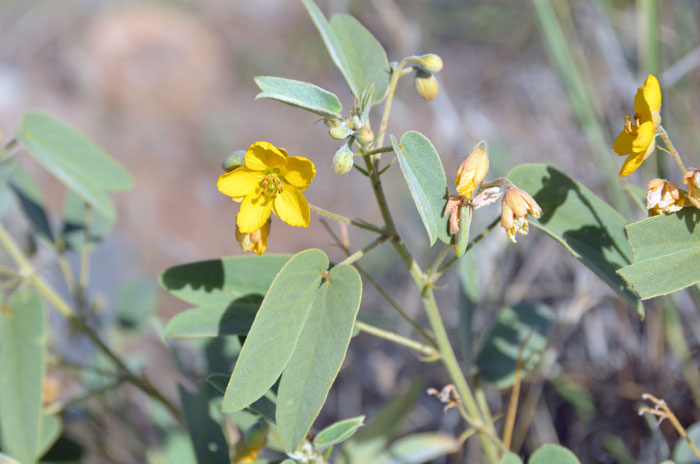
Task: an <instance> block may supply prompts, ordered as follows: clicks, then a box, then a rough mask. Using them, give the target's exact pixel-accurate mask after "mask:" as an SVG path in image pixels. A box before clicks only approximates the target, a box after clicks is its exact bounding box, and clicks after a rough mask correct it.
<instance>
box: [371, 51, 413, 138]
mask: <svg viewBox="0 0 700 464" xmlns="http://www.w3.org/2000/svg"><path fill="white" fill-rule="evenodd" d="M405 61H406V60H405V59H404V60H402V61H401V63H399V64H398V65H397V66H396V68H395V69H394V70H393V72H392V73H391V79H389V89H388V90H387V94H386V103H384V113H383V114H382V121H381V123H380V124H379V135H378V136H377V140H376V144H377V145H382V144H383V143H384V134H385V133H386V128H387V126H388V125H389V114H391V104H392V103H393V102H394V94H395V93H396V84H398V83H399V79H400V78H401V76H402V74H401V70H402V69H403V66H404V64H405Z"/></svg>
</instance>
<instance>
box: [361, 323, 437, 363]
mask: <svg viewBox="0 0 700 464" xmlns="http://www.w3.org/2000/svg"><path fill="white" fill-rule="evenodd" d="M355 326H356V327H357V328H358V329H359V330H361V331H362V332H366V333H368V334H370V335H374V336H375V337H379V338H383V339H385V340H389V341H390V342H394V343H397V344H399V345H403V346H406V347H408V348H411V349H412V350H416V351H418V352H420V353H423V354H424V355H427V356H430V357H434V358H435V359H438V358H440V353H439V352H438V351H437V350H436V349H435V348H433V347H432V346H428V345H424V344H423V343H419V342H417V341H414V340H411V339H410V338H406V337H403V336H401V335H399V334H397V333H395V332H391V331H389V330H384V329H380V328H379V327H375V326H373V325H370V324H367V323H365V322H362V321H357V322H355Z"/></svg>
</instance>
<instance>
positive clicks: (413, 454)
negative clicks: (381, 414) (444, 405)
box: [372, 433, 555, 464]
mask: <svg viewBox="0 0 700 464" xmlns="http://www.w3.org/2000/svg"><path fill="white" fill-rule="evenodd" d="M457 450H459V442H458V441H457V440H456V439H455V438H454V437H452V436H450V435H447V434H443V433H416V434H413V435H409V436H407V437H404V438H401V439H400V440H397V441H396V442H394V443H392V444H391V446H390V447H389V449H388V450H387V451H386V452H385V453H382V454H381V455H380V456H379V457H378V458H377V459H375V460H373V461H372V464H420V463H423V462H428V461H430V460H432V459H436V458H439V457H440V456H444V455H446V454H450V453H454V452H456V451H457ZM553 462H555V461H552V463H553ZM550 464H551V463H550Z"/></svg>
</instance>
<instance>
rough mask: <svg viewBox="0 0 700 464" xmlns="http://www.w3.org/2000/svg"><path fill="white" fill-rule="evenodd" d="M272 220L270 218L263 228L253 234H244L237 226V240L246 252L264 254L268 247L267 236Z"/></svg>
mask: <svg viewBox="0 0 700 464" xmlns="http://www.w3.org/2000/svg"><path fill="white" fill-rule="evenodd" d="M270 222H272V221H270V220H269V219H268V220H267V222H266V223H265V225H264V226H262V228H261V229H259V230H256V231H255V232H253V233H252V234H244V233H242V232H241V231H240V230H238V227H236V240H237V241H238V244H239V245H240V246H241V249H242V250H243V251H245V252H246V253H248V252H251V251H253V252H255V254H256V255H262V254H264V253H265V250H266V249H267V237H268V235H270Z"/></svg>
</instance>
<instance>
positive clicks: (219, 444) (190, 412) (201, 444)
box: [178, 384, 230, 464]
mask: <svg viewBox="0 0 700 464" xmlns="http://www.w3.org/2000/svg"><path fill="white" fill-rule="evenodd" d="M212 389H213V387H211V386H210V385H208V384H204V385H202V386H201V387H200V389H199V391H198V392H196V393H194V394H192V393H190V392H188V391H187V390H186V389H184V388H183V387H181V386H179V387H178V391H179V393H180V404H181V405H182V413H183V416H184V419H185V425H186V426H187V430H188V432H189V434H190V438H191V439H192V445H193V447H194V452H195V455H196V456H197V462H198V463H199V464H228V463H229V462H230V459H229V451H228V445H227V443H226V438H225V437H224V433H223V431H222V429H221V425H220V424H219V423H217V421H216V420H214V418H213V417H212V416H211V415H210V413H209V402H210V400H211V398H212V394H213V392H212V391H211V390H212Z"/></svg>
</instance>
